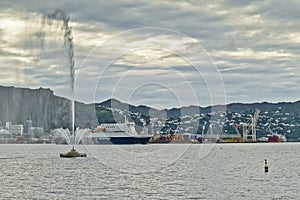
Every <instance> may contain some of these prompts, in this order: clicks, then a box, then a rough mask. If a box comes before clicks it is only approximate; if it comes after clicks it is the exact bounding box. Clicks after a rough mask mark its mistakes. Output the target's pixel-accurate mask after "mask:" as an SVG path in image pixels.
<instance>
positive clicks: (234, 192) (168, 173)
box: [0, 143, 300, 199]
mask: <svg viewBox="0 0 300 200" xmlns="http://www.w3.org/2000/svg"><path fill="white" fill-rule="evenodd" d="M70 148H71V147H70V146H64V145H0V167H1V171H0V199H67V198H68V199H300V167H299V166H300V156H299V152H300V143H281V144H275V143H274V144H271V143H268V144H150V145H120V146H117V145H102V146H100V145H99V146H93V145H90V146H89V145H85V146H77V147H76V149H77V150H78V151H80V152H86V153H88V157H87V158H59V153H64V152H67V151H68V150H70ZM265 158H266V159H268V163H269V173H265V172H264V170H263V166H264V159H265Z"/></svg>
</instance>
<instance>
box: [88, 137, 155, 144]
mask: <svg viewBox="0 0 300 200" xmlns="http://www.w3.org/2000/svg"><path fill="white" fill-rule="evenodd" d="M149 140H150V137H110V138H109V137H108V138H93V140H92V141H91V143H90V144H147V143H148V142H149Z"/></svg>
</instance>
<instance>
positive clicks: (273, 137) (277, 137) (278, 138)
mask: <svg viewBox="0 0 300 200" xmlns="http://www.w3.org/2000/svg"><path fill="white" fill-rule="evenodd" d="M267 137H268V142H286V141H287V140H286V137H285V135H283V134H278V133H272V134H268V135H267Z"/></svg>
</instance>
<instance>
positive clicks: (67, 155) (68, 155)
mask: <svg viewBox="0 0 300 200" xmlns="http://www.w3.org/2000/svg"><path fill="white" fill-rule="evenodd" d="M59 156H60V157H61V158H76V157H86V153H79V152H78V151H76V150H75V149H74V146H73V147H72V149H71V151H69V152H67V153H61V154H60V155H59Z"/></svg>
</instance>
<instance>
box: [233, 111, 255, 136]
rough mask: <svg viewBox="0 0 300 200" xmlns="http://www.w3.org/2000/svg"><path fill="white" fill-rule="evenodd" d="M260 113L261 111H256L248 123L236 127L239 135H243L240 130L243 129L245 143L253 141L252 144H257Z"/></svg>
mask: <svg viewBox="0 0 300 200" xmlns="http://www.w3.org/2000/svg"><path fill="white" fill-rule="evenodd" d="M259 113H260V110H259V109H256V110H255V113H254V115H253V117H251V119H249V120H248V121H247V122H246V123H242V124H240V125H236V126H235V130H236V132H237V133H238V134H239V135H241V133H240V132H239V130H238V128H240V127H242V130H243V140H244V141H250V140H251V141H252V142H256V125H257V122H258V117H259Z"/></svg>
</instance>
